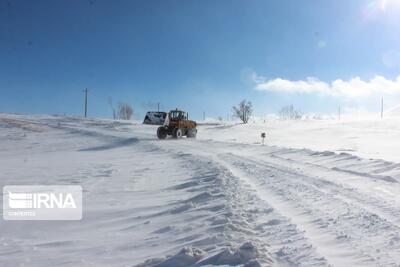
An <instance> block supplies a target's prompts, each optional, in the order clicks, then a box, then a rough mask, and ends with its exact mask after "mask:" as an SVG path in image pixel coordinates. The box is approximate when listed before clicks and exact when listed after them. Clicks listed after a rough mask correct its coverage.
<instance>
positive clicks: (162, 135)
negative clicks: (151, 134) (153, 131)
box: [157, 126, 168, 139]
mask: <svg viewBox="0 0 400 267" xmlns="http://www.w3.org/2000/svg"><path fill="white" fill-rule="evenodd" d="M167 135H168V133H167V129H165V127H163V126H160V127H158V129H157V137H158V139H165V138H166V137H167Z"/></svg>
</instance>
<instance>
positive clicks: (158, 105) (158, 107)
mask: <svg viewBox="0 0 400 267" xmlns="http://www.w3.org/2000/svg"><path fill="white" fill-rule="evenodd" d="M157 111H158V112H160V102H158V103H157Z"/></svg>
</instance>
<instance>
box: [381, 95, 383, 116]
mask: <svg viewBox="0 0 400 267" xmlns="http://www.w3.org/2000/svg"><path fill="white" fill-rule="evenodd" d="M381 119H383V97H382V102H381Z"/></svg>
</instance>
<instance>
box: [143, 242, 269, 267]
mask: <svg viewBox="0 0 400 267" xmlns="http://www.w3.org/2000/svg"><path fill="white" fill-rule="evenodd" d="M259 256H260V253H259V252H258V249H257V247H256V246H255V245H254V244H253V243H251V242H246V243H244V244H243V245H241V246H240V247H238V248H231V247H228V248H226V249H224V250H222V251H220V252H217V253H214V254H211V255H208V254H207V253H206V252H204V251H203V250H200V249H197V248H192V247H185V248H183V249H182V250H181V251H180V252H179V253H177V254H176V255H174V256H171V257H167V258H166V259H160V258H155V259H150V260H147V261H145V262H144V263H142V264H139V265H136V267H190V266H192V267H198V266H219V265H228V266H243V267H258V266H262V265H261V263H260V262H259V261H258V260H257V258H258V257H259ZM269 263H272V260H271V259H269Z"/></svg>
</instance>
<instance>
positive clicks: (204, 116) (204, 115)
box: [203, 111, 206, 121]
mask: <svg viewBox="0 0 400 267" xmlns="http://www.w3.org/2000/svg"><path fill="white" fill-rule="evenodd" d="M205 120H206V112H205V111H203V121H205Z"/></svg>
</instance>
